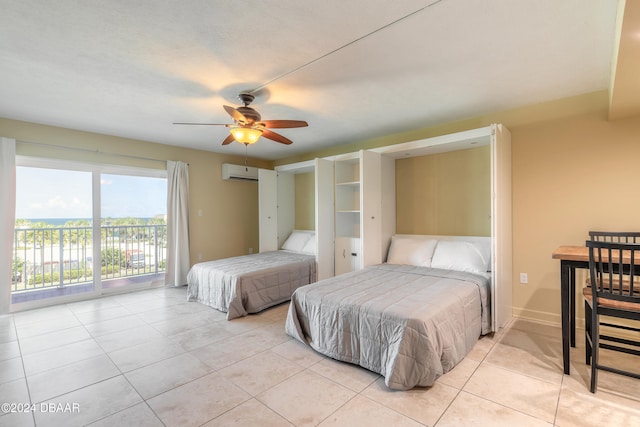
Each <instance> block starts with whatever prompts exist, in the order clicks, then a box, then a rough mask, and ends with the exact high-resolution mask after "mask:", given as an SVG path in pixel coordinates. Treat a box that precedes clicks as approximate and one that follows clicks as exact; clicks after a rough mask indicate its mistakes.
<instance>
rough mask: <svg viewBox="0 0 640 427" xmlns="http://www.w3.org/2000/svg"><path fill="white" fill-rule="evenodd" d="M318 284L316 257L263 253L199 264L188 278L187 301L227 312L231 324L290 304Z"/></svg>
mask: <svg viewBox="0 0 640 427" xmlns="http://www.w3.org/2000/svg"><path fill="white" fill-rule="evenodd" d="M315 280H316V257H315V255H308V254H303V253H296V252H290V251H272V252H261V253H257V254H251V255H243V256H238V257H233V258H225V259H220V260H216V261H209V262H202V263H198V264H195V265H194V266H193V267H191V270H190V271H189V274H188V276H187V284H188V288H187V299H188V300H189V301H197V302H200V303H202V304H206V305H208V306H210V307H213V308H215V309H217V310H220V311H224V312H226V313H227V320H231V319H234V318H236V317H241V316H246V315H247V314H249V313H257V312H259V311H261V310H264V309H266V308H269V307H271V306H274V305H276V304H280V303H282V302H284V301H288V300H289V299H290V298H291V294H292V293H293V291H295V290H296V289H297V288H299V287H300V286H304V285H308V284H309V283H313V282H315Z"/></svg>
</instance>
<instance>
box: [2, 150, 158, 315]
mask: <svg viewBox="0 0 640 427" xmlns="http://www.w3.org/2000/svg"><path fill="white" fill-rule="evenodd" d="M166 193H167V190H166V171H164V170H147V169H132V168H114V167H103V166H96V165H87V164H80V163H72V162H62V161H51V160H38V159H32V158H18V161H17V168H16V226H15V231H14V244H13V274H12V284H11V290H12V298H11V299H12V305H14V309H22V308H31V307H36V306H40V305H47V304H51V303H53V302H55V303H59V302H66V301H69V300H72V299H81V298H87V297H91V296H97V295H101V294H104V293H107V292H112V291H123V290H127V289H134V288H142V287H149V286H152V285H155V284H162V283H164V270H165V259H166V257H165V253H166Z"/></svg>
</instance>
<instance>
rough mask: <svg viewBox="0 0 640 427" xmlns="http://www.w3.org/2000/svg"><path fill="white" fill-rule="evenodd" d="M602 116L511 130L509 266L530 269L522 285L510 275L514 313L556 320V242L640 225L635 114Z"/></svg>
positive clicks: (639, 132) (578, 241)
mask: <svg viewBox="0 0 640 427" xmlns="http://www.w3.org/2000/svg"><path fill="white" fill-rule="evenodd" d="M606 117H607V116H606V110H605V111H600V112H593V113H590V114H582V115H578V116H575V117H572V118H565V119H562V120H554V121H548V122H545V123H537V124H529V125H523V126H517V127H513V128H512V129H511V132H512V137H513V139H512V141H513V147H512V148H513V219H514V221H513V227H514V240H513V251H514V257H513V259H514V264H513V271H514V276H517V275H518V273H519V272H527V273H529V284H527V285H521V284H518V283H517V280H516V277H514V293H513V295H514V300H513V305H514V313H515V314H516V315H521V316H525V317H534V318H540V319H544V320H550V321H553V322H559V321H560V318H559V313H560V296H559V276H560V272H559V262H558V261H555V260H552V259H551V252H553V250H554V249H556V247H558V246H560V245H584V241H585V240H586V238H587V232H588V231H589V230H597V229H599V230H620V231H629V230H633V231H637V230H640V215H639V212H640V197H639V196H640V190H638V186H637V183H638V181H639V178H638V171H639V170H640V164H639V160H638V159H640V142H639V138H638V137H639V136H640V118H638V117H636V118H632V119H626V120H620V121H614V122H609V121H607V118H606ZM579 278H580V280H581V281H582V280H583V278H584V273H583V272H581V274H580V277H579ZM581 307H582V304H581V303H580V304H578V308H579V310H580V311H581ZM581 316H582V314H581Z"/></svg>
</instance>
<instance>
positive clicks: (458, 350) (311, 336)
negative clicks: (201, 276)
mask: <svg viewBox="0 0 640 427" xmlns="http://www.w3.org/2000/svg"><path fill="white" fill-rule="evenodd" d="M489 292H490V279H489V278H488V277H483V276H480V275H475V274H471V273H463V272H456V271H448V270H438V269H430V268H422V267H411V266H406V265H391V264H381V265H376V266H371V267H367V268H365V269H363V270H359V271H354V272H351V273H347V274H343V275H340V276H336V277H333V278H330V279H326V280H322V281H320V282H317V283H315V284H313V285H311V286H303V287H301V288H299V289H297V290H296V291H295V292H294V294H293V296H292V297H291V304H290V306H289V313H288V316H287V321H286V332H287V334H289V335H290V336H292V337H294V338H296V339H298V340H300V341H302V342H303V343H306V344H308V345H310V346H311V347H312V348H313V349H315V350H316V351H318V352H320V353H322V354H325V355H327V356H329V357H332V358H334V359H338V360H342V361H345V362H349V363H354V364H357V365H360V366H362V367H364V368H366V369H369V370H371V371H374V372H378V373H380V374H381V375H383V376H384V377H385V383H386V385H387V386H388V387H389V388H392V389H397V390H407V389H410V388H413V387H415V386H431V385H432V384H433V382H434V381H435V380H436V378H438V377H439V376H441V375H442V374H444V373H446V372H448V371H449V370H451V369H452V368H453V367H454V366H455V365H456V364H457V363H458V362H460V361H461V360H462V359H463V358H464V357H465V355H466V354H467V353H468V352H469V351H470V350H471V349H472V348H473V346H474V344H475V343H476V342H477V341H478V338H479V337H480V335H481V334H486V333H489V332H490V329H491V327H490V322H491V314H490V309H489V301H490V300H491V298H490V295H489Z"/></svg>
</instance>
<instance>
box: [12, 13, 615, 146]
mask: <svg viewBox="0 0 640 427" xmlns="http://www.w3.org/2000/svg"><path fill="white" fill-rule="evenodd" d="M616 6H617V1H615V0H560V1H559V0H517V1H514V0H441V1H435V0H403V1H396V2H390V1H388V0H351V1H344V0H324V1H321V2H309V1H300V0H280V1H271V2H269V1H258V0H254V1H246V0H235V1H210V0H165V1H157V0H135V1H133V0H104V1H99V2H98V1H83V0H75V1H74V0H56V1H42V0H0V11H1V12H0V117H6V118H11V119H17V120H26V121H30V122H37V123H44V124H50V125H55V126H62V127H67V128H72V129H79V130H85V131H92V132H98V133H102V134H108V135H116V136H122V137H128V138H135V139H141V140H147V141H153V142H159V143H163V144H171V145H178V146H184V147H190V148H196V149H201V150H209V151H216V152H221V153H233V154H244V147H243V146H242V145H240V144H235V143H234V144H231V145H228V146H224V147H223V146H221V145H220V144H221V142H222V140H223V139H224V138H225V137H226V135H227V132H228V129H226V128H224V127H221V126H220V127H218V126H215V127H214V126H211V127H209V126H206V127H205V126H177V125H172V122H212V123H231V121H230V118H229V116H228V115H227V114H226V113H225V112H224V110H223V109H222V105H223V104H227V105H232V106H238V105H239V101H238V99H237V97H236V95H237V93H238V92H240V91H243V90H253V89H256V88H261V89H260V90H259V91H257V92H256V100H255V101H254V103H253V104H252V107H254V108H256V109H257V110H258V111H259V112H260V113H261V114H262V118H263V119H292V120H306V121H307V122H309V127H308V128H300V129H284V130H277V131H278V132H279V133H281V134H283V135H285V136H286V137H288V138H290V139H292V140H293V141H294V144H293V145H291V146H284V145H281V144H278V143H276V142H273V141H270V140H267V139H264V138H262V139H261V140H260V141H259V142H258V143H257V144H256V145H254V146H251V147H249V155H250V156H252V157H259V158H264V159H278V158H284V157H288V156H292V155H296V154H301V153H304V152H309V151H314V150H317V149H322V148H327V147H331V146H335V145H340V144H346V143H351V142H355V141H359V140H363V139H367V138H371V137H374V136H380V135H385V134H390V133H396V132H400V131H403V130H408V129H418V128H423V127H427V126H430V125H434V124H439V123H445V122H450V121H453V120H458V119H463V118H468V117H472V116H476V115H480V114H485V113H488V112H494V111H501V110H504V109H509V108H514V107H518V106H522V105H527V104H532V103H538V102H543V101H547V100H552V99H558V98H563V97H567V96H572V95H578V94H582V93H587V92H592V91H596V90H603V89H607V88H608V86H609V79H610V74H611V60H612V54H613V47H614V42H615V37H614V33H615V18H616ZM405 17H406V18H405ZM325 55H326V56H325ZM305 64H308V65H305ZM300 67H302V68H300ZM288 73H289V74H288ZM265 85H266V86H265Z"/></svg>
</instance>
